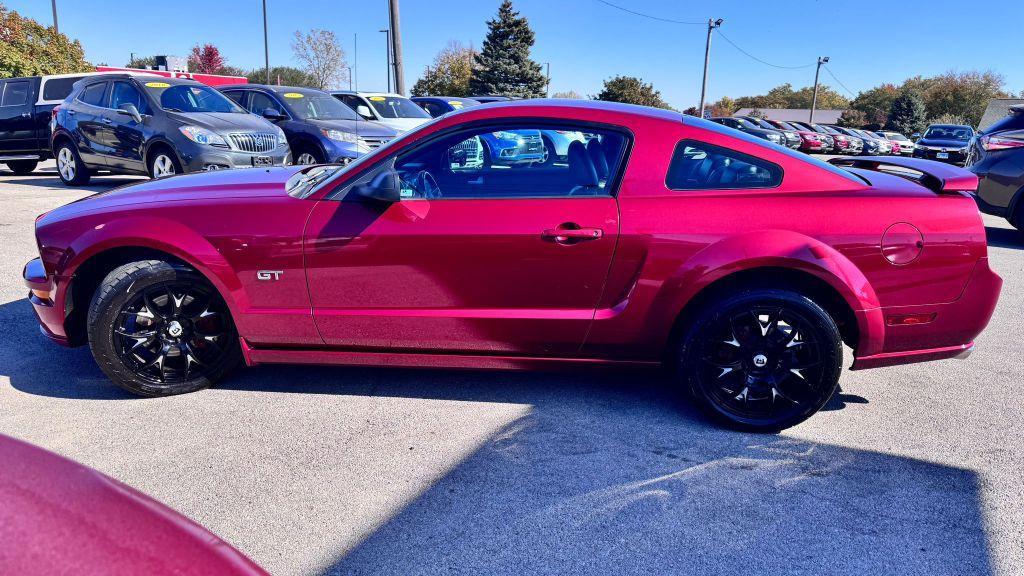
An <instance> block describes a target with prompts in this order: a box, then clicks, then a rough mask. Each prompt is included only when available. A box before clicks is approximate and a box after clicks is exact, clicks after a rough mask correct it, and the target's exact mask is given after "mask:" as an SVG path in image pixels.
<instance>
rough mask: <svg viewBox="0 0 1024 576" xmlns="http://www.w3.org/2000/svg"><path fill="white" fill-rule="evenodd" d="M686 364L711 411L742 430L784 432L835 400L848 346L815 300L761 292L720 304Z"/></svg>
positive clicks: (686, 350) (693, 341)
mask: <svg viewBox="0 0 1024 576" xmlns="http://www.w3.org/2000/svg"><path fill="white" fill-rule="evenodd" d="M682 361H683V369H684V370H686V373H687V375H688V380H689V384H690V391H691V393H692V395H693V396H694V398H695V399H696V400H697V401H698V403H699V404H700V405H701V406H702V408H704V409H705V410H706V411H708V412H709V413H711V414H712V415H713V416H715V417H716V418H718V419H719V420H722V421H724V422H725V423H727V424H729V425H731V426H733V427H736V428H741V429H746V430H753V431H776V430H781V429H783V428H788V427H790V426H793V425H795V424H797V423H799V422H801V421H803V420H805V419H807V418H808V417H810V416H811V415H812V414H814V413H815V412H817V411H818V410H819V409H821V407H822V406H823V405H824V404H825V403H826V402H827V401H828V400H829V398H831V396H832V394H833V393H834V392H835V390H836V387H837V386H838V383H839V372H840V369H841V365H842V344H841V339H840V336H839V330H838V328H837V327H836V325H835V322H834V321H833V320H832V318H831V317H830V316H829V315H828V313H827V312H825V311H824V310H823V309H822V308H821V307H820V306H818V305H817V304H816V303H814V302H813V301H811V300H810V299H808V298H806V297H804V296H802V295H799V294H796V293H793V292H788V291H781V290H760V291H755V292H748V293H744V294H741V295H735V296H732V297H727V298H725V299H723V300H722V301H720V302H719V303H718V304H717V305H714V306H712V307H711V308H710V309H709V310H708V312H707V313H705V314H704V315H703V316H702V317H701V318H700V319H699V320H698V321H697V322H696V323H695V324H694V325H693V327H692V329H691V331H690V335H689V338H688V339H687V342H686V344H685V345H684V347H683V353H682Z"/></svg>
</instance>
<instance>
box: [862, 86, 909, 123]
mask: <svg viewBox="0 0 1024 576" xmlns="http://www.w3.org/2000/svg"><path fill="white" fill-rule="evenodd" d="M899 95H900V90H899V89H898V88H897V87H896V86H895V85H894V84H882V85H881V86H876V87H874V88H871V89H870V90H865V91H863V92H861V93H860V94H857V97H856V98H854V99H853V102H851V103H850V108H852V109H853V110H859V111H861V112H863V113H864V116H865V121H864V122H863V123H862V124H861V126H864V125H866V124H877V125H879V126H883V125H885V124H886V123H887V122H888V121H889V111H890V110H892V103H893V101H894V100H896V98H897V97H898V96H899Z"/></svg>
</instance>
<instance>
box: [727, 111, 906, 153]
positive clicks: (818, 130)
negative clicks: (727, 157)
mask: <svg viewBox="0 0 1024 576" xmlns="http://www.w3.org/2000/svg"><path fill="white" fill-rule="evenodd" d="M711 121H712V122H717V123H719V124H722V125H724V126H729V127H730V128H735V129H737V130H740V131H743V132H746V133H748V134H752V135H754V136H757V137H759V138H764V139H765V140H769V141H771V142H774V143H776V144H780V145H783V146H788V147H789V148H793V149H794V150H802V151H804V152H807V153H811V154H850V155H860V154H863V155H871V156H878V155H886V154H892V155H896V156H899V155H904V156H909V155H912V154H913V153H914V143H913V141H911V139H910V138H907V137H906V136H904V135H903V134H900V133H899V132H891V131H886V130H880V131H870V130H862V129H859V128H847V127H844V126H835V125H831V124H816V123H814V122H798V121H786V122H783V121H780V120H768V119H766V118H760V117H757V116H727V117H717V118H711Z"/></svg>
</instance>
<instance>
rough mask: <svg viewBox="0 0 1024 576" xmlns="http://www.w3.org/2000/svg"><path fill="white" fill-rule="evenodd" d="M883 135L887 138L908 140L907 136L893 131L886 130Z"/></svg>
mask: <svg viewBox="0 0 1024 576" xmlns="http://www.w3.org/2000/svg"><path fill="white" fill-rule="evenodd" d="M885 137H886V138H888V139H889V140H909V138H907V137H906V136H904V135H903V134H897V133H895V132H886V133H885Z"/></svg>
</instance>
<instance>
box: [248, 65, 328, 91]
mask: <svg viewBox="0 0 1024 576" xmlns="http://www.w3.org/2000/svg"><path fill="white" fill-rule="evenodd" d="M244 76H245V77H246V78H248V79H249V82H250V83H252V84H263V83H264V82H266V81H267V73H266V68H257V69H255V70H253V71H252V72H249V73H248V74H244ZM270 83H271V84H275V85H280V86H298V87H306V88H315V87H316V84H315V82H314V81H313V79H312V78H311V77H310V76H309V74H306V73H305V72H303V71H302V70H299V69H298V68H292V67H291V66H272V67H271V68H270Z"/></svg>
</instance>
